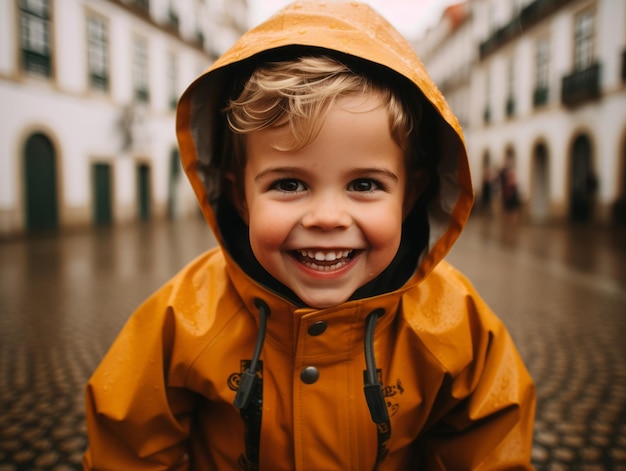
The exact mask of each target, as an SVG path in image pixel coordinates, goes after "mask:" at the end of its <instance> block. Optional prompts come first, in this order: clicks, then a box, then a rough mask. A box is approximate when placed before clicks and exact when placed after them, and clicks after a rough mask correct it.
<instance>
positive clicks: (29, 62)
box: [19, 0, 52, 77]
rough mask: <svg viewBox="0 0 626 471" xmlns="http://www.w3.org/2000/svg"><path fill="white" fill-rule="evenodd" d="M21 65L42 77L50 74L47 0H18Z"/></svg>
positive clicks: (48, 7) (48, 8)
mask: <svg viewBox="0 0 626 471" xmlns="http://www.w3.org/2000/svg"><path fill="white" fill-rule="evenodd" d="M19 5H20V29H21V48H22V66H23V68H24V70H25V71H27V72H32V73H35V74H37V75H42V76H44V77H50V76H51V75H52V65H51V64H52V60H51V57H50V56H51V53H50V5H49V2H48V0H20V3H19Z"/></svg>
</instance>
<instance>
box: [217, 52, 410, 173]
mask: <svg viewBox="0 0 626 471" xmlns="http://www.w3.org/2000/svg"><path fill="white" fill-rule="evenodd" d="M371 93H377V94H378V95H380V97H381V102H382V106H385V107H386V108H387V110H388V113H389V130H390V132H391V135H392V138H393V139H394V141H395V142H396V144H398V146H399V147H400V148H401V149H402V150H403V152H404V154H405V155H406V156H407V159H408V156H409V154H410V153H411V147H412V146H411V140H412V139H411V134H412V132H413V131H414V128H415V127H416V126H417V121H418V120H419V110H415V109H414V108H411V107H409V105H408V104H407V103H406V102H407V101H408V100H401V98H400V96H399V95H398V94H397V91H396V90H392V88H391V86H389V85H387V84H385V83H383V82H382V81H375V80H374V78H373V77H370V76H368V75H365V74H362V73H355V72H354V71H353V70H352V69H350V68H349V67H348V66H346V65H345V64H343V63H341V62H339V61H337V60H335V59H331V58H329V57H325V56H319V57H317V56H316V57H300V58H296V59H293V60H290V61H284V62H273V63H268V64H265V65H263V66H261V67H259V68H257V69H256V70H255V71H254V72H253V74H252V75H251V77H250V78H249V79H248V81H247V82H246V84H245V86H244V88H243V91H242V92H241V93H240V94H239V96H238V97H237V98H235V99H232V100H230V102H229V103H228V105H227V107H226V108H225V110H224V111H225V113H226V120H227V122H228V127H229V129H230V132H231V133H232V134H233V136H232V137H231V138H232V150H233V154H234V155H232V156H231V159H232V160H231V162H230V165H229V166H230V170H231V171H232V172H233V173H234V174H235V178H236V180H238V179H239V177H240V176H241V173H242V172H243V168H244V167H245V139H244V136H245V135H246V134H249V133H252V132H256V131H261V130H263V129H267V128H271V127H277V126H282V125H288V126H289V127H290V128H291V134H292V136H293V144H292V145H291V146H289V147H288V148H281V150H287V151H288V150H296V149H300V148H302V147H304V146H306V145H307V144H309V143H311V142H312V141H313V140H315V138H316V137H317V135H318V133H319V131H320V128H321V126H322V124H323V118H324V116H325V115H326V113H327V112H328V110H329V108H330V107H331V106H332V105H333V104H334V103H335V102H336V101H337V100H338V99H340V98H343V97H346V96H354V95H357V96H358V95H367V94H371ZM415 103H416V102H415ZM415 106H416V105H415ZM239 181H241V180H239Z"/></svg>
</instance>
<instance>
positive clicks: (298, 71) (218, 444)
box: [84, 2, 535, 471]
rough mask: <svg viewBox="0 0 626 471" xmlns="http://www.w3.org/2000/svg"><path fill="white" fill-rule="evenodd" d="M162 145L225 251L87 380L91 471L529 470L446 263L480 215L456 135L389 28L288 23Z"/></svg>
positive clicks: (507, 363) (505, 371) (248, 39)
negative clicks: (472, 216) (175, 153)
mask: <svg viewBox="0 0 626 471" xmlns="http://www.w3.org/2000/svg"><path fill="white" fill-rule="evenodd" d="M177 127H178V137H179V144H180V149H181V155H182V160H183V163H184V168H185V170H186V172H187V175H188V177H189V179H190V181H191V184H192V186H193V188H194V190H195V192H196V195H197V197H198V200H199V202H200V204H201V207H202V210H203V212H204V215H205V217H206V219H207V221H208V223H209V225H210V226H211V228H212V229H213V231H214V233H215V235H216V238H217V240H218V242H219V244H220V247H219V248H217V249H215V250H212V251H210V252H208V253H206V254H205V255H203V256H201V257H199V258H198V259H196V260H195V261H193V262H192V263H191V264H190V265H188V266H187V267H186V268H184V269H183V270H182V271H181V272H180V273H179V274H178V275H176V276H175V277H174V278H173V279H172V280H171V281H170V282H169V283H167V284H166V285H165V286H163V287H162V288H160V289H159V290H158V291H157V292H156V293H155V294H154V295H153V296H151V297H150V298H149V299H148V300H147V301H146V302H145V303H144V304H143V305H142V306H141V307H140V308H139V309H138V310H137V311H136V312H135V313H134V315H133V316H132V317H131V318H130V320H129V321H128V323H127V325H126V326H125V327H124V329H123V330H122V332H121V333H120V336H119V337H118V338H117V340H116V341H115V343H114V344H113V346H112V347H111V350H110V351H109V353H108V354H107V356H106V357H105V358H104V360H103V362H102V364H101V365H100V366H99V367H98V369H97V370H96V371H95V373H94V375H93V377H92V378H91V380H90V382H89V384H88V386H87V429H88V435H89V442H90V448H89V450H88V451H87V453H86V454H85V457H84V468H85V469H115V470H126V469H128V470H141V469H150V470H157V469H163V470H165V469H168V470H170V469H176V470H179V469H180V470H182V469H193V470H219V471H226V470H242V469H243V470H257V469H260V470H272V471H274V470H394V471H397V470H408V469H441V470H443V469H445V470H463V471H465V470H486V469H507V470H508V469H532V467H531V465H530V449H531V443H532V433H533V416H534V405H535V395H534V387H533V383H532V381H531V379H530V378H529V376H528V373H527V372H526V369H525V368H524V365H523V364H522V362H521V360H520V359H519V356H518V354H517V352H516V350H515V347H514V345H513V343H512V341H511V339H510V337H509V335H508V333H507V331H506V329H505V328H504V327H503V325H502V324H501V322H500V321H499V320H498V319H497V318H496V317H495V316H494V314H493V313H492V312H491V311H490V310H489V308H488V307H487V306H486V305H485V303H484V302H483V301H482V300H481V299H480V297H479V296H478V295H477V293H476V292H475V291H474V289H473V288H472V286H471V285H470V284H469V282H468V281H467V280H466V279H465V278H463V276H462V275H461V274H460V273H458V272H457V271H456V270H455V269H454V268H452V267H451V266H450V265H449V264H448V263H446V262H445V261H444V260H443V258H444V256H445V254H446V253H447V252H448V250H449V249H450V247H451V246H452V244H453V243H454V241H455V240H456V238H457V237H458V235H459V233H460V231H461V229H462V227H463V225H464V224H465V221H466V219H467V217H468V215H469V212H470V208H471V204H472V199H473V196H472V189H471V182H470V177H469V172H468V164H467V156H466V153H465V148H464V144H463V137H462V134H461V131H460V127H459V125H458V123H457V121H456V119H455V118H454V116H453V115H452V113H451V112H450V110H449V109H448V107H447V105H446V104H445V101H444V99H443V97H442V96H441V95H440V94H439V92H438V91H437V89H436V87H435V86H434V85H433V83H432V82H431V81H430V79H429V78H428V76H427V74H426V72H425V71H424V69H423V67H422V65H421V64H420V62H419V60H418V59H417V57H416V56H415V55H414V54H413V53H412V52H411V48H410V47H409V45H408V44H407V43H406V42H405V41H404V40H403V39H402V38H401V37H400V36H399V34H398V33H397V32H396V31H395V30H393V28H392V27H391V26H390V25H389V24H388V23H387V22H385V21H384V20H383V19H382V18H381V17H379V16H378V15H377V14H376V13H375V12H374V11H372V10H371V9H370V8H369V7H367V6H365V5H362V4H358V3H356V2H350V3H343V4H337V3H295V4H293V5H291V6H289V7H287V8H285V9H284V10H283V11H282V12H280V13H279V14H277V15H275V16H274V17H273V18H271V19H270V20H268V21H267V22H266V23H265V24H263V25H261V26H259V27H258V28H256V29H253V30H252V31H250V32H249V33H247V34H246V35H244V36H243V37H242V38H241V39H240V41H239V42H238V43H237V44H236V45H235V46H234V47H233V48H232V49H231V50H230V51H229V52H227V53H226V54H225V55H224V56H223V57H221V58H220V59H219V60H218V61H217V63H216V64H214V65H213V66H212V67H211V69H209V71H207V72H206V73H205V74H203V75H202V76H201V77H200V78H199V79H198V80H196V81H195V82H194V83H193V84H192V85H191V86H190V87H189V88H188V90H187V91H186V92H185V93H184V95H183V97H182V98H181V101H180V104H179V107H178V122H177Z"/></svg>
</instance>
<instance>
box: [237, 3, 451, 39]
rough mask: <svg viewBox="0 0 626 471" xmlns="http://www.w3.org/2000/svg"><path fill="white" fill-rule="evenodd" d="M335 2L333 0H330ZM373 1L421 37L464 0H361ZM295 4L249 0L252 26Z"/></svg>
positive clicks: (396, 23) (400, 27)
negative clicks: (451, 7)
mask: <svg viewBox="0 0 626 471" xmlns="http://www.w3.org/2000/svg"><path fill="white" fill-rule="evenodd" d="M330 1H332V0H330ZM361 1H362V2H363V3H369V4H370V5H371V6H372V7H374V8H375V9H376V10H377V11H378V12H379V13H380V14H381V15H383V16H384V17H385V18H387V20H389V22H390V23H391V24H393V25H394V26H395V27H396V28H397V29H398V30H399V31H400V32H401V33H402V34H403V35H404V36H406V37H407V38H408V39H414V38H419V37H420V36H421V35H422V34H423V33H424V32H425V31H426V30H427V29H428V28H430V27H431V26H433V25H435V24H436V23H437V22H438V21H439V18H440V17H441V13H442V12H443V10H444V9H445V7H446V6H448V5H451V4H454V3H459V2H460V1H461V0H361ZM288 3H291V1H290V0H248V4H249V6H250V14H251V20H252V25H253V26H254V25H256V24H258V23H260V22H262V21H264V20H266V19H267V18H269V17H270V16H271V15H272V14H273V13H275V12H276V11H277V10H279V9H280V8H281V7H283V6H285V5H287V4H288Z"/></svg>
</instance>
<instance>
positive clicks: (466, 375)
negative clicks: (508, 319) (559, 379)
mask: <svg viewBox="0 0 626 471" xmlns="http://www.w3.org/2000/svg"><path fill="white" fill-rule="evenodd" d="M459 276H460V277H461V278H462V276H461V275H459ZM462 283H463V284H464V285H465V289H466V290H467V291H466V295H465V297H464V301H463V304H464V308H465V309H466V311H467V316H465V319H466V322H464V323H462V326H461V329H462V330H463V331H465V332H469V335H464V336H462V338H464V339H469V341H468V342H464V341H459V342H458V343H457V344H456V345H455V346H454V347H455V348H456V349H457V353H458V352H460V351H465V353H463V354H461V355H460V357H461V358H464V361H463V362H461V363H460V364H457V365H460V366H458V370H457V371H450V373H449V375H448V376H447V379H446V381H445V383H444V385H443V388H442V391H441V393H440V395H439V397H438V399H437V401H438V402H439V404H438V405H437V406H436V407H435V408H434V410H436V411H438V412H437V415H435V416H433V417H431V418H430V425H429V427H427V429H428V432H427V434H426V436H425V440H423V442H422V445H423V455H422V456H424V457H425V461H426V463H425V466H424V468H425V469H431V470H474V471H478V470H495V469H498V470H532V469H534V468H533V467H532V465H531V462H530V459H531V450H532V441H533V424H534V415H535V402H536V397H535V386H534V383H533V381H532V379H531V378H530V375H529V374H528V372H527V370H526V367H525V365H524V363H523V362H522V360H521V358H520V356H519V354H518V352H517V349H516V347H515V345H514V344H513V341H512V339H511V337H510V335H509V332H508V331H507V330H506V328H505V326H504V325H503V324H502V322H501V321H500V320H499V319H498V318H497V317H496V316H495V315H494V314H493V313H492V311H491V310H490V308H489V307H488V306H487V305H486V304H485V303H484V301H483V300H482V299H481V298H480V297H479V296H478V294H477V293H476V292H475V291H474V288H473V287H472V286H471V285H470V284H469V282H467V281H466V280H464V279H462ZM460 337H461V336H459V337H457V338H460ZM466 343H467V344H469V346H468V345H463V344H466ZM467 352H470V354H469V355H468V354H467Z"/></svg>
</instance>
